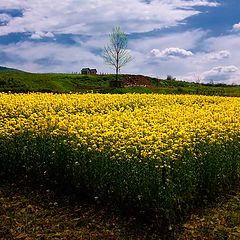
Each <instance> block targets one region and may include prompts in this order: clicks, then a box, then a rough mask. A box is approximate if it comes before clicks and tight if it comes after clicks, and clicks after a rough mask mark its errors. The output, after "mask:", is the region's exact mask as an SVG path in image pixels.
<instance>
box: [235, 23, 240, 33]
mask: <svg viewBox="0 0 240 240" xmlns="http://www.w3.org/2000/svg"><path fill="white" fill-rule="evenodd" d="M233 30H235V31H239V30H240V22H239V23H236V24H234V25H233Z"/></svg>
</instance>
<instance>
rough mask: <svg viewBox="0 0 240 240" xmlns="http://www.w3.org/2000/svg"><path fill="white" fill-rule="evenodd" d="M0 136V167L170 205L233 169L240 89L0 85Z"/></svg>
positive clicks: (210, 187) (221, 180)
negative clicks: (164, 91) (146, 90)
mask: <svg viewBox="0 0 240 240" xmlns="http://www.w3.org/2000/svg"><path fill="white" fill-rule="evenodd" d="M0 140H1V148H2V152H1V154H2V156H1V158H2V159H3V160H2V163H1V165H2V167H3V169H6V170H5V172H6V171H9V173H10V172H11V171H13V172H14V173H15V172H18V169H17V168H16V167H15V169H14V167H12V169H14V170H10V169H11V167H9V166H10V165H11V166H12V165H13V163H10V161H15V162H16V165H17V166H18V168H19V166H20V168H21V169H22V170H21V171H23V172H24V174H30V172H31V173H32V175H34V174H35V172H34V171H35V170H36V169H38V175H36V176H38V177H39V178H44V177H46V176H47V178H49V179H51V178H52V179H51V180H52V181H57V180H56V179H60V178H63V179H64V174H65V175H66V179H65V180H66V181H67V180H68V181H70V182H71V184H75V185H79V186H80V185H82V187H83V188H84V189H85V190H86V191H89V192H91V193H92V194H93V195H94V196H99V197H103V198H104V197H105V198H108V197H109V198H111V199H114V198H115V199H121V201H127V202H130V203H131V202H133V203H134V204H140V205H141V204H142V203H144V204H145V205H146V206H148V204H149V205H150V206H151V207H154V208H155V207H156V208H159V209H161V210H163V209H167V208H169V209H170V208H171V209H173V208H176V205H179V204H183V205H184V204H185V203H186V202H189V201H190V200H192V199H197V198H198V197H199V196H200V195H201V194H208V195H209V192H210V195H211V194H212V193H214V192H215V190H216V191H217V190H221V189H222V188H224V187H223V186H226V185H227V186H231V185H232V184H233V182H234V180H235V179H236V178H237V177H238V175H239V163H238V161H239V158H240V157H239V154H240V153H239V148H240V147H239V145H240V144H239V140H240V98H226V97H217V96H213V97H209V96H190V95H189V96H188V95H157V94H150V95H147V94H124V95H111V94H105V95H102V94H48V93H44V94H43V93H30V94H6V93H1V94H0ZM44 142H46V146H45V145H44ZM4 144H5V145H6V144H8V146H5V145H4ZM17 146H18V148H19V151H21V153H17V152H16V151H15V152H16V153H15V155H14V157H12V155H11V154H10V153H9V152H10V151H11V148H15V150H16V149H17ZM63 146H64V147H63ZM63 149H64V150H63ZM66 149H67V150H66ZM27 154H28V155H30V156H29V159H32V160H31V161H30V160H29V159H28V157H27ZM18 158H19V159H18ZM11 159H14V160H11ZM16 159H17V160H16ZM34 159H36V160H34ZM56 159H57V160H56ZM34 161H36V162H34ZM57 161H58V162H57ZM60 162H61V163H60ZM31 164H32V165H34V164H36V165H34V166H35V167H34V168H35V170H34V169H33V168H32V167H31ZM41 168H42V169H41ZM54 168H55V169H54ZM58 168H59V172H61V171H62V172H61V174H62V175H61V176H57V173H55V172H54V171H57V169H58ZM7 169H8V170H7ZM61 169H62V170H61ZM66 169H68V171H67V170H66ZM60 170H61V171H60ZM5 174H6V173H5ZM2 176H4V173H2ZM54 178H56V179H54ZM65 180H64V181H65ZM61 184H62V183H61ZM189 199H190V200H189ZM170 202H171V204H170ZM170 205H171V206H170ZM163 211H165V210H163Z"/></svg>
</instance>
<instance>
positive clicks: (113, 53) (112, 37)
mask: <svg viewBox="0 0 240 240" xmlns="http://www.w3.org/2000/svg"><path fill="white" fill-rule="evenodd" d="M127 43H128V38H127V35H126V34H125V33H124V32H121V29H120V27H115V28H113V29H112V32H111V33H110V34H109V44H108V45H107V46H105V47H104V54H103V59H104V61H105V63H106V64H108V65H110V66H112V67H114V69H115V70H116V81H118V73H119V72H120V69H121V68H122V67H123V66H125V65H126V64H127V63H129V62H130V61H132V59H133V58H132V56H131V55H130V53H129V51H128V49H127Z"/></svg>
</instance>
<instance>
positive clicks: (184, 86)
mask: <svg viewBox="0 0 240 240" xmlns="http://www.w3.org/2000/svg"><path fill="white" fill-rule="evenodd" d="M114 80H115V75H111V74H109V75H81V74H61V73H46V74H43V73H27V72H23V71H20V70H17V69H12V68H5V67H0V91H1V92H9V91H11V92H53V93H69V92H80V93H86V92H98V93H162V94H202V95H220V96H240V86H230V85H224V84H217V85H211V84H199V83H193V82H192V83H190V82H184V81H178V80H174V79H173V80H164V79H156V78H151V77H147V76H142V75H120V80H121V81H122V82H123V87H122V88H112V87H110V84H109V83H110V81H114Z"/></svg>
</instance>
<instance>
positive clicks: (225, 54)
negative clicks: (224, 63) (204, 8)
mask: <svg viewBox="0 0 240 240" xmlns="http://www.w3.org/2000/svg"><path fill="white" fill-rule="evenodd" d="M230 55H231V54H230V52H229V51H227V50H222V51H219V52H213V53H209V54H208V59H210V60H222V59H226V58H229V57H230Z"/></svg>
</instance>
